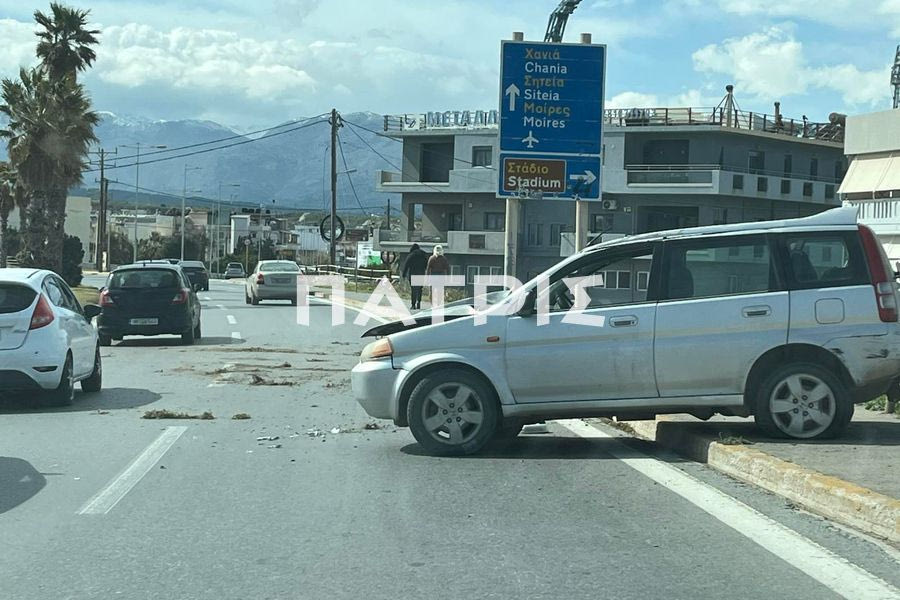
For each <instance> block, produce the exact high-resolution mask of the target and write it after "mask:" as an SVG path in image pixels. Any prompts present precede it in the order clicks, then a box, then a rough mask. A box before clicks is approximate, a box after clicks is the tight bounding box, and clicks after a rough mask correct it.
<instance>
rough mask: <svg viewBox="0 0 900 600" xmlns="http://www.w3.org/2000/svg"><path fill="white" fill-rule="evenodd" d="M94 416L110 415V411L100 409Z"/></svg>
mask: <svg viewBox="0 0 900 600" xmlns="http://www.w3.org/2000/svg"><path fill="white" fill-rule="evenodd" d="M93 414H95V415H108V414H109V411H108V410H100V409H99V408H98V409H97V410H96V411H95V412H94V413H93Z"/></svg>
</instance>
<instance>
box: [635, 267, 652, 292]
mask: <svg viewBox="0 0 900 600" xmlns="http://www.w3.org/2000/svg"><path fill="white" fill-rule="evenodd" d="M649 283H650V271H638V274H637V289H638V291H639V292H646V291H647V288H648V287H649V286H648V284H649Z"/></svg>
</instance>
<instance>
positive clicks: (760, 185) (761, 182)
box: [756, 177, 769, 192]
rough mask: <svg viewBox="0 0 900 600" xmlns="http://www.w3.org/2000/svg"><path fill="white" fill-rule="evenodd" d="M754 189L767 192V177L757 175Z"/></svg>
mask: <svg viewBox="0 0 900 600" xmlns="http://www.w3.org/2000/svg"><path fill="white" fill-rule="evenodd" d="M756 191H757V192H768V191H769V178H768V177H757V178H756Z"/></svg>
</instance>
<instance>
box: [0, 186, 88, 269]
mask: <svg viewBox="0 0 900 600" xmlns="http://www.w3.org/2000/svg"><path fill="white" fill-rule="evenodd" d="M19 224H20V221H19V212H18V209H13V211H12V212H11V213H10V215H9V228H10V229H18V228H19ZM91 229H92V228H91V199H90V198H88V197H87V196H68V197H67V198H66V225H65V232H66V235H73V236H75V237H77V238H78V239H79V240H81V245H82V247H83V248H84V258H83V259H82V264H83V265H89V264H90V263H92V262H93V259H94V254H93V253H94V244H93V241H92V240H93V237H92V233H91Z"/></svg>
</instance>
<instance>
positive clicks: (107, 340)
mask: <svg viewBox="0 0 900 600" xmlns="http://www.w3.org/2000/svg"><path fill="white" fill-rule="evenodd" d="M97 339H98V341H99V342H100V345H101V346H112V338H111V337H110V336H108V335H106V334H103V333H101V334H100V335H98V336H97Z"/></svg>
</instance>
